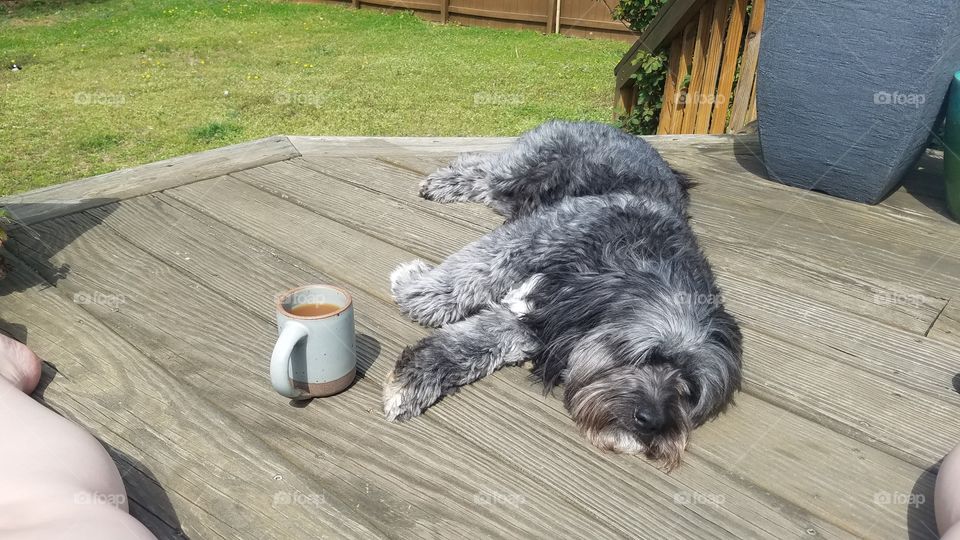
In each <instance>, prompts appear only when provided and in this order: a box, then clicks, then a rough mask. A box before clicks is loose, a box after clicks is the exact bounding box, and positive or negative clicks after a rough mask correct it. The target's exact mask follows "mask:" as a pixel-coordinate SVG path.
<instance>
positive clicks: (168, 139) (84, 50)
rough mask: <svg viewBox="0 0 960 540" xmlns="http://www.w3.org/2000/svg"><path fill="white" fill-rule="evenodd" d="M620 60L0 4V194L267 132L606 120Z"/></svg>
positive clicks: (351, 27) (458, 36) (520, 39)
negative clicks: (13, 64)
mask: <svg viewBox="0 0 960 540" xmlns="http://www.w3.org/2000/svg"><path fill="white" fill-rule="evenodd" d="M4 10H6V13H4ZM626 48H627V44H625V43H621V42H614V41H601V40H583V39H576V38H568V37H561V36H555V35H549V36H548V35H542V34H539V33H536V32H532V31H505V30H492V29H487V28H475V27H458V26H453V25H449V26H442V25H438V24H433V23H428V22H424V21H422V20H420V19H418V18H416V17H415V16H413V15H410V14H402V13H393V14H382V13H377V12H376V11H373V10H360V11H355V10H352V9H350V8H348V7H340V6H333V5H323V4H291V3H281V2H258V1H254V0H247V1H245V2H230V1H209V2H205V1H188V0H179V1H178V0H174V1H165V2H159V1H147V0H101V1H83V0H72V1H67V0H60V1H49V0H48V1H34V2H11V1H7V2H0V67H2V69H0V108H2V113H0V195H7V194H11V193H16V192H20V191H24V190H28V189H33V188H37V187H41V186H46V185H50V184H56V183H59V182H65V181H68V180H72V179H76V178H82V177H85V176H90V175H94V174H99V173H103V172H108V171H112V170H116V169H119V168H123V167H128V166H132V165H137V164H142V163H148V162H151V161H156V160H159V159H164V158H168V157H172V156H176V155H181V154H185V153H189V152H195V151H199V150H204V149H208V148H215V147H218V146H224V145H227V144H232V143H236V142H241V141H246V140H251V139H256V138H260V137H265V136H267V135H272V134H278V133H284V134H296V135H411V136H413V135H447V136H455V135H474V136H476V135H516V134H517V133H519V132H521V131H523V130H525V129H528V128H530V127H533V126H534V125H536V124H538V123H539V122H541V121H543V120H545V119H547V118H568V119H590V120H600V121H609V120H610V116H611V106H612V99H613V95H612V94H613V67H614V66H615V65H616V63H617V61H619V59H620V57H621V55H622V54H623V53H624V52H625V50H626ZM10 62H16V63H18V64H20V65H22V66H23V69H22V70H21V71H16V72H15V71H11V70H10V69H9V63H10Z"/></svg>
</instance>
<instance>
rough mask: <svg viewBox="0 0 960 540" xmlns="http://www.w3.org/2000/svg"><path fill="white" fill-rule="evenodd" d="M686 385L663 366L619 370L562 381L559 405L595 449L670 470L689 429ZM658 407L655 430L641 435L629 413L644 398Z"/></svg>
mask: <svg viewBox="0 0 960 540" xmlns="http://www.w3.org/2000/svg"><path fill="white" fill-rule="evenodd" d="M688 393H689V392H688V390H687V386H686V383H685V382H684V381H683V380H682V379H681V378H680V377H679V375H678V372H677V371H676V370H673V369H671V368H669V367H668V366H656V367H652V368H651V367H647V368H643V369H638V368H632V367H627V368H624V367H620V368H617V369H609V370H605V371H604V372H602V373H599V374H593V375H592V376H590V377H589V378H588V379H587V380H585V381H583V380H581V381H576V380H571V381H568V384H567V386H566V388H565V392H564V394H565V396H564V397H565V402H566V405H567V409H568V410H569V411H570V414H571V416H572V417H573V420H574V421H575V422H576V423H577V426H578V427H579V428H580V431H581V432H582V433H583V435H584V436H585V437H586V438H587V440H589V441H590V442H591V443H592V444H593V445H594V446H596V447H597V448H599V449H601V450H603V451H608V452H616V453H623V454H644V455H645V456H646V457H647V458H649V459H652V460H656V461H659V462H660V463H661V464H662V466H663V468H664V469H666V470H667V471H670V470H673V469H674V468H676V467H677V466H678V465H679V464H680V462H681V459H682V457H683V452H684V450H685V449H686V447H687V439H688V437H689V434H690V431H691V429H692V422H691V419H690V406H689V404H688V401H687V400H686V399H685V397H686V395H687V394H688ZM651 399H654V400H657V401H658V403H657V406H660V407H663V410H664V415H665V418H666V421H665V423H664V425H663V427H662V428H661V429H658V430H656V431H654V432H652V433H642V432H641V431H639V430H638V429H637V427H636V425H634V423H633V418H634V414H635V411H636V410H637V408H638V407H643V406H644V403H650V400H651Z"/></svg>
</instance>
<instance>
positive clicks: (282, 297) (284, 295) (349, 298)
mask: <svg viewBox="0 0 960 540" xmlns="http://www.w3.org/2000/svg"><path fill="white" fill-rule="evenodd" d="M315 288H326V289H333V290H335V291H338V292H339V293H340V294H342V295H344V296H345V297H347V303H346V304H344V306H343V307H342V308H340V309H338V310H337V311H334V312H333V313H327V314H326V315H317V316H314V317H304V316H303V315H294V314H293V313H290V312H289V311H287V310H286V309H285V308H284V307H283V301H284V300H286V299H287V298H289V297H291V296H293V295H294V294H296V293H297V292H299V291H302V290H304V289H315ZM352 305H353V296H351V295H350V293H349V292H347V291H346V290H345V289H341V288H340V287H337V286H335V285H322V284H314V285H303V286H301V287H297V288H294V289H290V290H289V291H287V292H284V293H281V294H280V295H278V296H277V311H279V312H281V313H283V314H284V315H285V316H287V317H290V318H291V319H303V320H319V319H326V318H328V317H335V316H337V315H339V314H341V313H343V312H344V311H346V310H347V308H349V307H350V306H352Z"/></svg>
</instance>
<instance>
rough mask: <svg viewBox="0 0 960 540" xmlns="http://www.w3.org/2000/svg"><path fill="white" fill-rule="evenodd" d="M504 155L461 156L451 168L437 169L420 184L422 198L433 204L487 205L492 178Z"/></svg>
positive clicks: (479, 154)
mask: <svg viewBox="0 0 960 540" xmlns="http://www.w3.org/2000/svg"><path fill="white" fill-rule="evenodd" d="M499 159H500V154H495V153H486V152H485V153H476V154H460V155H459V156H457V159H456V160H454V162H453V163H451V164H450V165H448V166H446V167H443V168H441V169H437V170H436V171H434V172H433V173H431V174H430V175H429V176H427V177H426V178H424V180H423V182H421V183H420V196H421V197H423V198H424V199H427V200H429V201H436V202H440V203H449V202H479V203H487V202H488V199H487V194H488V193H489V191H490V179H491V178H492V177H493V176H494V172H493V171H494V170H495V169H496V168H497V163H498V161H499Z"/></svg>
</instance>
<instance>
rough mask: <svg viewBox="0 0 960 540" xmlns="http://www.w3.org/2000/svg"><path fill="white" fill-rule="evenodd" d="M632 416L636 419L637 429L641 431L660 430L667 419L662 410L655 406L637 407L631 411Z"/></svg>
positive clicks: (651, 431) (652, 431)
mask: <svg viewBox="0 0 960 540" xmlns="http://www.w3.org/2000/svg"><path fill="white" fill-rule="evenodd" d="M633 418H634V419H635V420H636V421H637V429H638V430H639V431H640V432H641V433H654V432H657V431H660V429H661V428H663V426H664V424H666V421H667V418H666V416H665V415H664V414H663V411H661V410H659V409H657V408H656V407H651V408H643V409H637V410H636V411H634V413H633Z"/></svg>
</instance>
